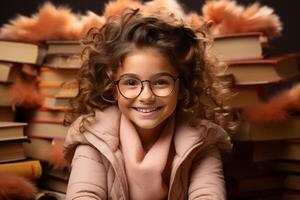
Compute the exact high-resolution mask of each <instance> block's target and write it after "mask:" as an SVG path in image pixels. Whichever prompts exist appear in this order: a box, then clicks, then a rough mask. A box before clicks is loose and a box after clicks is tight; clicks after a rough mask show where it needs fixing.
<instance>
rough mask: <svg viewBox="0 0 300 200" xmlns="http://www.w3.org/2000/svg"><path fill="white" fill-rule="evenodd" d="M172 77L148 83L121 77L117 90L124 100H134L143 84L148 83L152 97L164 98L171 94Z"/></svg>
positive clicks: (173, 80)
mask: <svg viewBox="0 0 300 200" xmlns="http://www.w3.org/2000/svg"><path fill="white" fill-rule="evenodd" d="M175 80H176V79H174V77H172V76H168V75H162V76H159V77H156V78H155V79H152V80H150V81H148V80H145V81H141V80H139V79H138V78H133V77H122V78H121V79H120V80H119V83H118V88H119V91H120V93H121V94H122V95H123V96H124V97H126V98H135V97H137V96H138V95H140V93H141V92H142V89H143V84H145V82H149V84H150V88H151V90H152V92H153V94H154V95H156V96H159V97H165V96H168V95H170V94H171V93H172V91H173V89H174V86H175Z"/></svg>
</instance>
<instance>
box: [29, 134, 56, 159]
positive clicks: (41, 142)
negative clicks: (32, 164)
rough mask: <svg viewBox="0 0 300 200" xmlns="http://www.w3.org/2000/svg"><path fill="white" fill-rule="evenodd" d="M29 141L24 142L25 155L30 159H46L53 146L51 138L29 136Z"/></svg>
mask: <svg viewBox="0 0 300 200" xmlns="http://www.w3.org/2000/svg"><path fill="white" fill-rule="evenodd" d="M29 139H30V143H24V151H25V156H26V157H28V158H31V159H36V160H41V161H47V160H48V159H49V154H50V151H51V149H52V147H53V143H52V141H53V140H52V139H51V138H42V137H40V138H38V137H37V138H34V137H30V138H29Z"/></svg>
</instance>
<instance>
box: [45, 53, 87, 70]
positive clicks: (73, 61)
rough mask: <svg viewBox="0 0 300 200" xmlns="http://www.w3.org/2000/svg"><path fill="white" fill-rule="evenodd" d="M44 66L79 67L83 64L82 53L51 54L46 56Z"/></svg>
mask: <svg viewBox="0 0 300 200" xmlns="http://www.w3.org/2000/svg"><path fill="white" fill-rule="evenodd" d="M43 65H44V66H47V67H50V68H52V67H53V68H71V69H79V68H81V66H82V60H81V56H80V55H77V54H75V55H60V54H58V55H56V54H55V55H49V56H47V57H46V58H45V61H44V63H43Z"/></svg>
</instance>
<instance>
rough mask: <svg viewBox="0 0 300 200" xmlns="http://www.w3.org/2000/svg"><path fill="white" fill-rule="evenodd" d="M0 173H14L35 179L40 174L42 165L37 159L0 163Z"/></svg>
mask: <svg viewBox="0 0 300 200" xmlns="http://www.w3.org/2000/svg"><path fill="white" fill-rule="evenodd" d="M0 173H5V174H16V175H20V176H23V177H25V178H28V179H37V178H39V177H40V176H41V174H42V166H41V163H40V161H38V160H30V161H23V162H13V163H4V164H0Z"/></svg>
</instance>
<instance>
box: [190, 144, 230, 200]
mask: <svg viewBox="0 0 300 200" xmlns="http://www.w3.org/2000/svg"><path fill="white" fill-rule="evenodd" d="M188 196H189V198H188V199H189V200H225V199H226V191H225V182H224V176H223V166H222V162H221V156H220V153H219V150H218V149H217V147H209V148H207V149H206V150H204V151H202V152H201V153H199V154H198V155H197V156H196V157H195V159H194V160H193V164H192V168H191V174H190V182H189V189H188Z"/></svg>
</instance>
